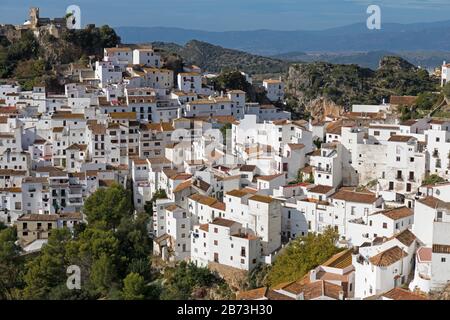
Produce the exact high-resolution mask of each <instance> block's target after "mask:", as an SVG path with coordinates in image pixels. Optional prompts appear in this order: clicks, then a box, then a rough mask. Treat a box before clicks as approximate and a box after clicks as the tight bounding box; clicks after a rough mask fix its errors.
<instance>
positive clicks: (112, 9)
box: [0, 0, 450, 31]
mask: <svg viewBox="0 0 450 320" xmlns="http://www.w3.org/2000/svg"><path fill="white" fill-rule="evenodd" d="M70 4H77V5H79V6H80V7H81V10H82V23H83V24H85V23H96V24H97V25H101V24H109V25H111V26H166V27H180V28H187V29H201V30H213V31H224V30H255V29H273V30H319V29H326V28H330V27H336V26H343V25H348V24H351V23H355V22H362V21H365V20H366V18H367V14H366V9H367V7H368V5H370V4H378V5H380V7H381V10H382V21H383V22H398V23H414V22H430V21H440V20H449V19H450V0H125V1H124V0H119V1H116V0H72V1H70V0H69V1H67V0H35V1H29V0H0V23H22V22H24V21H25V19H26V18H27V16H28V9H29V7H31V6H38V7H40V8H41V16H44V17H53V16H63V15H64V12H65V8H66V7H67V6H68V5H70Z"/></svg>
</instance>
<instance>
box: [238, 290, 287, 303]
mask: <svg viewBox="0 0 450 320" xmlns="http://www.w3.org/2000/svg"><path fill="white" fill-rule="evenodd" d="M236 299H237V300H265V299H267V300H295V299H294V298H291V297H288V296H286V295H284V294H281V293H278V292H276V291H274V290H272V289H269V288H265V287H263V288H258V289H254V290H249V291H244V292H241V293H239V294H238V295H237V297H236Z"/></svg>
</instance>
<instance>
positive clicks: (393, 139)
mask: <svg viewBox="0 0 450 320" xmlns="http://www.w3.org/2000/svg"><path fill="white" fill-rule="evenodd" d="M411 138H412V137H411V136H399V135H393V136H391V137H390V138H389V140H388V141H390V142H408V141H409V140H411Z"/></svg>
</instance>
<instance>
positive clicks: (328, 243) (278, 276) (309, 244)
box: [267, 229, 340, 286]
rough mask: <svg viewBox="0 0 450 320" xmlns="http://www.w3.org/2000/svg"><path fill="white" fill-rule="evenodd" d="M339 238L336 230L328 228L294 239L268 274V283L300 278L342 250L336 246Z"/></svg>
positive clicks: (272, 283)
mask: <svg viewBox="0 0 450 320" xmlns="http://www.w3.org/2000/svg"><path fill="white" fill-rule="evenodd" d="M338 238H339V235H338V233H337V232H336V231H334V230H332V229H327V230H326V231H325V232H324V233H323V234H312V233H310V234H308V235H307V236H305V237H300V238H297V239H295V240H292V241H291V243H290V244H289V245H288V246H287V247H286V248H285V250H284V251H282V252H281V253H280V255H279V256H278V257H277V260H276V261H275V263H274V264H273V267H272V268H271V270H270V272H269V274H268V278H267V279H268V284H270V285H271V286H274V285H277V284H280V283H283V282H289V281H295V280H298V279H300V278H301V277H303V276H304V275H305V274H306V273H307V272H308V271H309V270H311V269H312V268H315V267H316V266H318V265H320V264H321V263H323V262H325V261H326V260H327V259H329V258H330V257H331V256H332V255H334V254H336V253H337V252H339V251H340V249H339V248H337V247H336V246H335V243H336V241H337V240H338Z"/></svg>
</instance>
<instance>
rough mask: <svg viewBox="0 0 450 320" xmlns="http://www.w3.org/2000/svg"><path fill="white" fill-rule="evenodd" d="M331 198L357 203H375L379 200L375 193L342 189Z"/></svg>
mask: <svg viewBox="0 0 450 320" xmlns="http://www.w3.org/2000/svg"><path fill="white" fill-rule="evenodd" d="M331 198H333V199H336V200H344V201H349V202H356V203H374V202H375V201H376V200H377V197H376V195H375V194H374V193H369V192H358V191H352V190H346V189H342V188H341V189H340V190H339V191H338V192H336V193H335V194H333V195H332V196H331Z"/></svg>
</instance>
